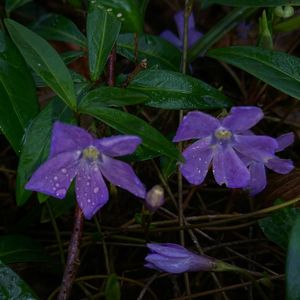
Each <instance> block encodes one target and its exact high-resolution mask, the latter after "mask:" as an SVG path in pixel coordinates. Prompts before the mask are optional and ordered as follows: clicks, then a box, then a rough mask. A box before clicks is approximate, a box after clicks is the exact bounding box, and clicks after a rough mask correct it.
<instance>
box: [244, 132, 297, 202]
mask: <svg viewBox="0 0 300 300" xmlns="http://www.w3.org/2000/svg"><path fill="white" fill-rule="evenodd" d="M294 138H295V137H294V134H293V133H292V132H289V133H286V134H283V135H281V136H279V137H278V138H277V139H276V141H277V143H278V147H277V149H276V152H280V151H282V150H284V149H285V148H286V147H288V146H290V145H291V144H292V143H293V142H294ZM244 163H245V164H246V165H247V166H248V167H249V171H250V182H249V185H248V186H247V187H246V188H245V189H246V190H248V191H249V193H250V195H252V196H254V195H256V194H258V193H259V192H261V191H262V190H263V189H264V188H265V187H266V185H267V178H266V170H265V168H266V167H267V168H268V169H271V170H273V171H274V172H276V173H279V174H287V173H289V172H291V171H292V170H293V168H294V165H293V162H292V161H291V160H290V159H281V158H279V157H278V156H276V155H274V156H273V157H271V158H270V159H268V160H267V161H265V162H261V161H256V160H253V159H252V160H249V159H246V158H244Z"/></svg>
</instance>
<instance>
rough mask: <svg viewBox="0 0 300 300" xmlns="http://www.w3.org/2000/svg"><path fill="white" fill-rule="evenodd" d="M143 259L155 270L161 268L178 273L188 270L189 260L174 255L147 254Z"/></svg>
mask: <svg viewBox="0 0 300 300" xmlns="http://www.w3.org/2000/svg"><path fill="white" fill-rule="evenodd" d="M145 260H146V261H147V262H148V263H150V264H151V265H152V266H155V269H157V270H163V271H165V272H167V273H172V274H179V273H184V272H186V271H188V270H189V267H190V265H189V262H188V258H187V259H178V258H176V257H174V258H173V257H171V258H170V257H163V259H162V257H161V255H159V254H149V255H147V256H146V257H145Z"/></svg>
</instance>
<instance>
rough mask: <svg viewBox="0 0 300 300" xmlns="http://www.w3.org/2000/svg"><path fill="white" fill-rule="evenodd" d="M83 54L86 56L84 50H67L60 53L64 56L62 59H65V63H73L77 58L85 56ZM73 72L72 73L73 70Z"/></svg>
mask: <svg viewBox="0 0 300 300" xmlns="http://www.w3.org/2000/svg"><path fill="white" fill-rule="evenodd" d="M83 56H84V52H83V51H66V52H63V53H60V57H61V58H62V60H63V61H64V63H65V64H66V65H68V64H70V63H72V62H73V61H75V60H76V59H78V58H80V57H83ZM71 73H72V71H71Z"/></svg>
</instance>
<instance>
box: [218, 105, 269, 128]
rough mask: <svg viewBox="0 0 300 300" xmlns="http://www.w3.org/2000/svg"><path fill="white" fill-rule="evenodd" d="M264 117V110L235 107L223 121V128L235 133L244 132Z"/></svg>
mask: <svg viewBox="0 0 300 300" xmlns="http://www.w3.org/2000/svg"><path fill="white" fill-rule="evenodd" d="M263 116H264V114H263V112H262V110H261V109H260V108H258V107H254V106H244V107H243V106H242V107H233V108H232V109H231V111H230V114H229V115H228V116H227V117H225V118H224V119H223V121H222V126H223V127H225V128H228V129H230V130H232V131H234V132H239V131H244V130H247V129H250V128H251V127H253V126H254V125H255V124H257V123H258V122H259V121H260V120H261V119H262V118H263Z"/></svg>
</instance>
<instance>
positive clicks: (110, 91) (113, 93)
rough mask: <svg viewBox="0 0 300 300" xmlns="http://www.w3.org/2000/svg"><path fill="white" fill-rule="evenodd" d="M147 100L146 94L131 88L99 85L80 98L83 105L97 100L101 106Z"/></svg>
mask: <svg viewBox="0 0 300 300" xmlns="http://www.w3.org/2000/svg"><path fill="white" fill-rule="evenodd" d="M147 100H148V97H147V95H145V94H143V93H139V92H135V91H133V90H128V89H122V88H117V87H104V86H103V87H100V88H97V89H94V90H92V91H90V92H89V93H88V94H86V95H85V96H84V98H83V99H82V100H81V103H84V105H85V106H88V105H89V103H95V102H97V103H98V104H99V105H102V106H125V105H134V104H138V103H143V102H145V101H147Z"/></svg>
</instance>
